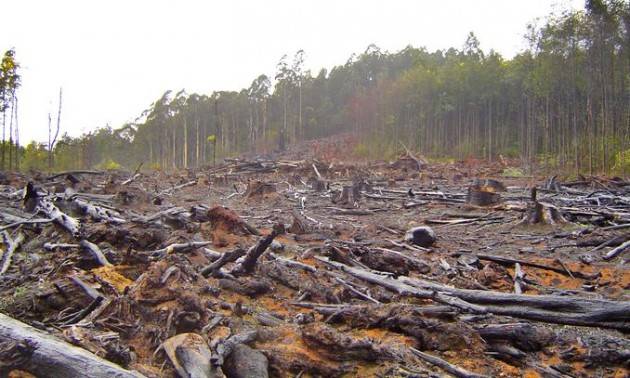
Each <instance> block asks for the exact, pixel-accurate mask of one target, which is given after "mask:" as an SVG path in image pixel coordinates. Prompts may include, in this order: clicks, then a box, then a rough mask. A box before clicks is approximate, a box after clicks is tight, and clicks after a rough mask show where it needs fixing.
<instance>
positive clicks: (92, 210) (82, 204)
mask: <svg viewBox="0 0 630 378" xmlns="http://www.w3.org/2000/svg"><path fill="white" fill-rule="evenodd" d="M72 202H74V204H75V205H76V206H77V207H78V208H79V209H80V210H81V212H82V213H83V214H85V215H88V216H89V217H90V218H92V219H93V220H95V221H105V222H111V223H125V222H126V221H125V220H124V219H123V218H121V215H120V213H118V212H117V211H114V210H110V209H106V208H104V207H101V206H97V205H94V204H91V203H89V202H87V201H84V200H82V199H80V198H78V197H75V198H73V200H72Z"/></svg>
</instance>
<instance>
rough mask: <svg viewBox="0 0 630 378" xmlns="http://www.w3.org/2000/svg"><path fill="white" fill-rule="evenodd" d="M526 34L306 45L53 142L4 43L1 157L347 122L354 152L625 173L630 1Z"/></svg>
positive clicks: (189, 152) (201, 143)
mask: <svg viewBox="0 0 630 378" xmlns="http://www.w3.org/2000/svg"><path fill="white" fill-rule="evenodd" d="M525 38H526V40H527V43H528V46H529V47H528V48H527V49H525V50H524V51H523V52H521V53H520V54H518V55H516V56H514V57H513V58H512V59H505V58H503V57H502V56H501V55H500V54H498V53H496V52H495V51H492V50H490V51H489V52H484V51H483V50H482V48H481V46H480V43H479V41H478V40H477V38H476V37H475V35H474V34H473V33H470V35H468V37H467V39H466V40H465V43H464V45H463V47H462V48H461V49H456V48H450V49H448V50H438V51H433V52H429V51H427V50H426V49H424V48H414V47H411V46H409V47H406V48H404V49H403V50H401V51H398V52H394V53H390V52H386V51H382V50H381V49H379V48H378V47H377V46H374V45H370V46H369V47H368V48H367V49H366V50H365V51H364V52H363V53H362V54H360V55H353V56H351V57H350V58H349V59H348V61H347V62H346V63H345V64H343V65H339V66H335V67H333V68H332V69H331V70H330V71H328V70H326V69H322V70H321V71H320V72H318V73H316V74H313V73H312V72H310V71H308V70H305V69H304V59H305V54H304V52H303V51H298V52H297V53H295V54H294V55H293V56H284V57H282V58H281V59H280V61H279V63H278V65H277V70H276V73H275V74H274V75H273V76H267V75H260V76H259V77H257V78H255V79H254V80H253V81H252V83H251V85H250V87H249V88H244V89H242V90H240V91H215V92H212V93H210V94H196V93H192V94H189V93H186V92H185V91H179V92H172V91H167V92H165V93H164V94H163V95H161V96H160V97H159V98H158V99H157V100H156V101H155V102H154V103H153V104H152V105H151V106H150V107H149V108H148V109H147V110H145V111H144V112H142V114H141V115H140V117H139V118H138V119H137V120H136V122H133V123H129V124H125V125H123V126H122V127H119V128H112V127H109V126H106V127H101V128H98V129H96V130H95V131H92V132H90V133H87V134H85V135H82V136H80V137H76V138H75V137H70V136H68V135H62V136H61V137H60V138H59V140H58V141H56V140H55V138H53V137H54V136H55V135H54V134H55V131H56V130H55V117H58V115H52V117H49V118H51V122H49V125H48V127H49V130H50V133H51V134H52V137H51V138H50V141H49V143H48V144H39V143H35V142H32V143H30V144H28V145H27V146H24V147H22V146H19V138H18V137H19V131H18V128H17V127H18V122H17V112H16V109H17V106H18V104H17V95H16V89H17V88H18V87H19V75H18V74H17V69H18V68H19V64H18V63H17V62H16V61H15V58H14V55H15V54H14V52H12V51H11V52H7V54H8V55H10V56H9V57H8V55H7V54H5V58H4V59H3V65H2V72H3V74H2V76H0V79H1V80H2V81H0V90H1V91H2V92H0V96H1V97H0V111H1V112H2V122H3V143H2V146H1V147H2V169H16V168H19V169H41V170H44V169H51V168H53V169H55V170H63V169H80V168H89V167H99V168H117V167H120V166H124V167H127V168H135V167H136V166H137V165H138V164H139V163H141V162H143V163H144V166H145V167H152V168H161V169H175V168H189V167H199V166H203V165H207V164H212V162H213V157H214V156H215V154H216V158H217V159H220V158H222V157H226V156H234V155H237V154H240V153H243V152H250V151H251V152H256V153H261V154H262V153H266V152H270V151H272V150H278V149H283V148H285V147H286V146H288V145H290V144H292V143H295V142H298V141H302V140H308V139H313V138H319V137H325V136H330V135H334V134H337V133H342V132H346V133H347V132H351V133H354V135H356V136H357V137H358V138H359V140H360V141H361V142H360V143H359V144H358V145H356V146H355V147H353V149H350V150H349V151H348V155H349V156H353V157H371V158H374V157H378V158H390V157H393V156H394V154H396V153H397V150H398V149H399V146H400V144H399V141H402V142H403V143H405V144H406V145H407V146H409V147H410V148H412V149H414V150H417V151H419V152H420V153H422V154H423V155H425V156H426V157H429V158H453V159H464V158H469V157H474V158H483V159H489V160H492V159H496V158H498V156H499V155H501V156H503V157H505V158H520V159H521V162H522V163H523V165H525V166H528V167H536V168H549V169H563V171H564V172H575V173H577V172H583V173H595V172H598V173H614V174H623V175H627V174H628V172H630V3H629V2H628V0H588V1H586V6H585V9H584V10H581V11H568V10H567V11H564V12H562V13H561V14H554V15H550V16H548V17H547V18H546V19H545V20H544V22H543V23H542V24H540V25H530V26H529V27H528V28H527V30H526V37H525ZM9 53H10V54H9ZM17 93H19V92H17ZM59 104H60V105H61V93H60V101H59ZM60 108H61V106H60ZM57 121H58V119H57ZM61 126H62V128H63V123H62V124H61ZM5 130H6V134H5ZM62 131H63V130H62ZM49 151H52V152H53V153H52V154H51V156H50V158H49V156H48V155H49V154H48V152H49Z"/></svg>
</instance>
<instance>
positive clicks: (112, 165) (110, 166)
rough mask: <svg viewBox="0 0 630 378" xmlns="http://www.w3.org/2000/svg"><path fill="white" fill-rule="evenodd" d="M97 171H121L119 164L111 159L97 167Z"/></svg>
mask: <svg viewBox="0 0 630 378" xmlns="http://www.w3.org/2000/svg"><path fill="white" fill-rule="evenodd" d="M96 168H97V169H104V170H107V171H109V170H114V169H120V164H118V163H117V162H115V161H114V160H112V159H111V158H108V159H106V160H103V161H101V162H100V163H99V164H98V165H97V166H96Z"/></svg>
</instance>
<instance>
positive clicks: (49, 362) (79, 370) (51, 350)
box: [0, 314, 144, 378]
mask: <svg viewBox="0 0 630 378" xmlns="http://www.w3.org/2000/svg"><path fill="white" fill-rule="evenodd" d="M0 343H2V344H3V345H5V346H8V344H9V343H13V344H15V345H23V346H25V347H24V348H9V349H13V350H12V351H11V352H10V354H11V355H12V356H11V357H13V358H16V357H17V356H15V354H16V350H17V351H19V350H22V351H23V352H24V353H25V354H26V355H23V356H19V357H18V358H17V363H16V365H17V366H7V365H11V364H10V363H7V362H6V361H5V358H7V357H8V356H6V355H5V353H6V350H0V367H2V366H4V368H8V369H9V370H10V369H20V370H25V371H28V372H30V373H33V374H35V375H37V376H40V377H64V378H73V377H117V378H139V377H144V376H143V375H142V374H140V373H137V372H135V371H130V370H126V369H123V368H122V367H120V366H118V365H116V364H114V363H112V362H109V361H107V360H104V359H102V358H100V357H98V356H96V355H94V354H92V353H90V352H88V351H87V350H85V349H81V348H79V347H75V346H73V345H70V344H68V343H66V342H64V341H62V340H60V339H58V338H56V337H54V336H52V335H49V334H47V333H45V332H42V331H40V330H37V329H35V328H33V327H31V326H29V325H27V324H24V323H22V322H20V321H17V320H15V319H13V318H11V317H8V316H6V315H3V314H0ZM26 346H28V347H26ZM3 349H4V348H3ZM4 368H3V369H4ZM0 370H2V369H0Z"/></svg>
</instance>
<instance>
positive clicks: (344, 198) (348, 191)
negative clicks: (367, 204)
mask: <svg viewBox="0 0 630 378" xmlns="http://www.w3.org/2000/svg"><path fill="white" fill-rule="evenodd" d="M360 199H361V188H360V186H359V185H344V186H343V188H342V190H341V193H339V192H338V193H337V195H336V196H333V198H332V202H333V203H334V204H337V205H346V206H354V205H355V204H356V203H357V202H359V200H360Z"/></svg>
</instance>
